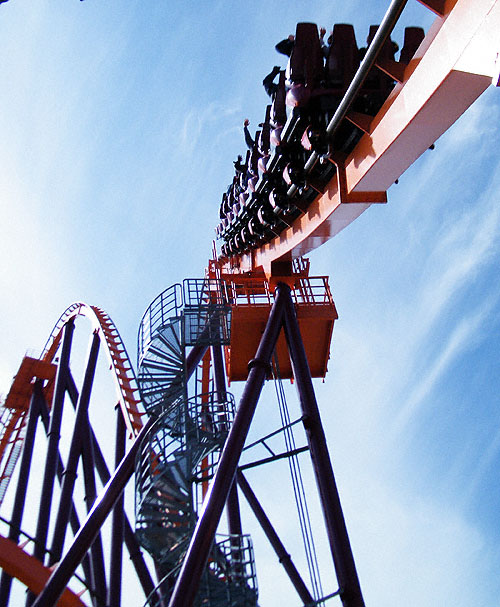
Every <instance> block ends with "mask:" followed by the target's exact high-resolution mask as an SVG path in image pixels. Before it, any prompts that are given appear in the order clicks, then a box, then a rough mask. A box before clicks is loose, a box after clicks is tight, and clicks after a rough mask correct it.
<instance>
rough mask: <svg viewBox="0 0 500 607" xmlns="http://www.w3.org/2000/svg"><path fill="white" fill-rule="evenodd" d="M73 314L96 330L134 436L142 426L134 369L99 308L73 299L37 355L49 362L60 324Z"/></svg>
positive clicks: (121, 342)
mask: <svg viewBox="0 0 500 607" xmlns="http://www.w3.org/2000/svg"><path fill="white" fill-rule="evenodd" d="M77 316H85V317H86V318H88V319H89V320H90V322H91V323H92V326H93V329H94V331H97V332H98V333H99V337H100V340H101V343H102V344H103V345H104V346H105V350H106V355H107V357H108V360H109V362H110V366H111V370H112V371H113V378H114V381H115V387H116V391H117V395H118V401H119V404H120V407H121V410H122V413H123V418H124V420H125V423H126V425H127V429H128V431H129V433H130V434H131V435H133V436H137V434H138V433H139V431H140V430H141V428H142V426H143V423H142V416H143V415H144V413H142V412H141V411H139V408H138V405H139V404H140V403H141V398H140V394H139V388H138V386H137V381H136V378H135V373H134V370H133V367H132V363H131V362H130V359H129V357H128V354H127V350H126V348H125V345H124V344H123V341H122V339H121V337H120V334H119V333H118V330H117V328H116V327H115V325H114V323H113V321H112V320H111V318H110V317H109V315H108V314H106V312H105V311H104V310H102V308H99V307H97V306H89V305H87V304H85V303H82V302H76V303H74V304H72V305H71V306H69V307H68V308H66V310H65V311H64V312H63V313H62V314H61V316H60V318H59V320H58V321H57V323H56V324H55V326H54V328H53V329H52V332H51V334H50V337H49V339H48V341H47V343H46V345H45V348H44V350H43V352H42V357H41V358H42V360H44V361H47V362H52V360H53V359H54V356H55V354H56V352H57V349H58V348H59V344H60V341H61V337H62V330H63V328H64V325H65V324H66V323H67V322H69V321H70V320H71V319H72V318H76V317H77Z"/></svg>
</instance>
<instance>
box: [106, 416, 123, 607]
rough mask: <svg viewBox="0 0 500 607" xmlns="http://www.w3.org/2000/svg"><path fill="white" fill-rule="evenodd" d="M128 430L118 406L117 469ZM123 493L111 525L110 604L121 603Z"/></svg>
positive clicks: (116, 505) (115, 508)
mask: <svg viewBox="0 0 500 607" xmlns="http://www.w3.org/2000/svg"><path fill="white" fill-rule="evenodd" d="M126 440H127V432H126V427H125V420H124V419H123V415H122V412H121V409H120V407H119V406H118V407H117V408H116V447H115V469H117V468H118V466H119V465H120V462H121V461H122V459H123V458H124V457H125V444H126ZM123 505H124V502H123V493H122V494H121V495H120V497H119V498H118V499H117V501H116V504H115V507H114V508H113V522H112V526H111V560H110V565H109V591H108V605H121V592H122V558H123V526H124V514H125V513H124V510H123Z"/></svg>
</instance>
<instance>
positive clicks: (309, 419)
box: [284, 296, 365, 607]
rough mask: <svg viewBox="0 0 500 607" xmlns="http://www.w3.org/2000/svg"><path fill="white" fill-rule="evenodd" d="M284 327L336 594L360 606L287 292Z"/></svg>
mask: <svg viewBox="0 0 500 607" xmlns="http://www.w3.org/2000/svg"><path fill="white" fill-rule="evenodd" d="M284 327H285V336H286V340H287V344H288V350H289V352H290V358H291V361H292V367H293V376H294V378H295V383H296V386H297V391H298V394H299V399H300V406H301V408H302V416H303V423H304V428H305V431H306V435H307V441H308V445H309V451H310V453H311V460H312V464H313V469H314V474H315V477H316V484H317V486H318V491H319V496H320V501H321V507H322V510H323V516H324V519H325V524H326V530H327V535H328V541H329V544H330V550H331V553H332V556H333V562H334V565H335V571H336V573H337V579H338V582H339V586H340V597H341V599H342V603H343V605H344V607H364V604H365V603H364V600H363V595H362V593H361V587H360V584H359V579H358V574H357V572H356V566H355V564H354V557H353V554H352V550H351V544H350V541H349V536H348V534H347V528H346V525H345V520H344V515H343V513H342V506H341V504H340V497H339V493H338V490H337V485H336V482H335V477H334V474H333V468H332V464H331V461H330V454H329V453H328V447H327V444H326V437H325V433H324V430H323V425H322V423H321V417H320V414H319V409H318V403H317V401H316V396H315V394H314V388H313V384H312V379H311V373H310V370H309V363H308V362H307V357H306V353H305V349H304V344H303V342H302V338H301V335H300V330H299V324H298V322H297V316H296V313H295V308H294V305H293V301H292V298H291V297H290V296H288V297H287V298H286V302H285V319H284Z"/></svg>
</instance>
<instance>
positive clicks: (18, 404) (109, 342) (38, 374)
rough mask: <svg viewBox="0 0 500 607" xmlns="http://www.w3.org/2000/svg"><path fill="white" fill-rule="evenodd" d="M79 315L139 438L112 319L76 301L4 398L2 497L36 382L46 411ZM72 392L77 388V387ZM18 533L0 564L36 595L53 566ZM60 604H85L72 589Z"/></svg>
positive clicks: (136, 398) (135, 391) (135, 403)
mask: <svg viewBox="0 0 500 607" xmlns="http://www.w3.org/2000/svg"><path fill="white" fill-rule="evenodd" d="M80 316H82V317H86V318H87V319H88V320H89V321H90V323H91V330H92V334H93V338H94V341H95V340H97V341H98V342H99V343H100V344H101V346H102V347H103V349H104V351H105V354H106V358H107V359H108V362H109V370H110V372H111V376H112V378H113V381H114V385H115V389H116V395H117V404H118V407H119V410H120V411H121V415H122V417H123V420H124V426H125V427H126V429H127V431H128V433H129V436H131V437H135V436H137V435H138V433H139V432H140V430H141V428H142V427H143V422H142V417H143V415H144V412H141V410H140V408H139V406H140V405H141V402H142V401H141V398H140V394H139V388H138V386H137V382H136V379H135V373H134V370H133V367H132V364H131V362H130V360H129V357H128V354H127V351H126V348H125V346H124V344H123V342H122V340H121V337H120V335H119V333H118V331H117V329H116V327H115V325H114V324H113V321H112V320H111V318H110V317H109V316H108V314H106V312H104V310H102V309H101V308H99V307H97V306H89V305H87V304H85V303H82V302H77V303H74V304H72V305H71V306H69V307H68V308H67V309H66V310H65V311H64V312H63V313H62V315H61V316H60V318H59V320H58V321H57V323H56V324H55V326H54V328H53V330H52V332H51V333H50V336H49V339H48V341H47V343H46V345H45V347H44V349H43V351H42V354H41V356H40V359H38V360H37V359H33V358H30V357H25V359H24V360H23V363H22V364H21V367H20V370H19V372H18V374H17V375H16V377H15V379H14V383H13V385H12V388H11V390H10V392H9V394H8V395H7V398H6V400H5V403H4V416H5V419H4V420H3V421H4V425H3V433H2V437H1V442H0V446H2V451H1V452H0V462H2V474H1V477H0V478H1V481H2V484H1V485H0V489H1V494H0V498H3V497H4V495H5V492H6V490H7V486H8V483H9V480H10V478H11V476H12V474H13V470H14V468H15V465H16V463H17V459H18V457H19V455H20V453H21V451H22V445H23V442H24V440H25V437H26V426H27V424H28V414H29V411H30V400H31V399H32V394H33V385H34V382H36V381H42V382H44V383H45V386H44V388H43V396H44V401H45V402H46V403H47V407H48V409H50V407H51V403H52V398H53V395H54V383H55V382H54V379H55V376H56V365H55V364H54V361H55V358H56V355H57V353H58V352H59V350H60V347H61V340H62V338H63V334H64V330H65V327H67V326H68V325H71V326H73V323H74V321H75V319H76V318H77V317H80ZM96 356H97V355H96ZM72 391H73V392H74V391H75V387H74V385H73V388H72ZM77 395H78V393H77ZM77 397H78V396H77ZM73 398H74V395H73ZM74 404H75V403H74ZM94 440H95V438H94ZM94 448H97V449H98V447H96V445H94ZM97 456H98V457H100V466H101V471H102V468H103V467H104V468H105V464H103V461H104V460H103V459H102V455H99V454H97ZM108 476H109V473H108ZM106 480H107V478H106V470H104V481H106ZM130 533H131V532H130ZM18 536H19V530H18V529H16V528H15V526H13V525H12V523H11V533H10V538H4V537H0V541H1V545H2V547H1V549H0V553H1V554H2V558H1V563H0V564H1V568H2V570H3V571H4V572H5V574H8V575H10V576H13V577H16V578H17V579H19V580H20V581H21V582H23V583H24V584H25V585H26V586H27V587H28V588H29V589H30V590H31V591H32V592H33V593H36V594H38V593H39V592H40V590H41V589H42V588H43V587H44V586H45V584H46V581H47V579H48V578H49V576H50V573H51V569H50V568H49V567H47V566H45V565H44V564H43V560H44V558H43V557H42V561H41V562H40V555H38V556H35V555H30V554H29V553H27V552H26V551H25V550H24V544H23V545H19V546H18V545H17V539H18ZM129 540H130V537H129ZM42 554H43V553H42ZM5 574H4V575H5ZM58 604H60V605H67V606H68V607H69V606H70V605H71V606H77V605H84V603H83V602H82V601H81V600H80V599H79V598H78V597H77V596H76V595H75V594H74V593H72V592H71V591H67V592H65V593H64V595H63V596H62V597H61V599H60V602H59V603H58Z"/></svg>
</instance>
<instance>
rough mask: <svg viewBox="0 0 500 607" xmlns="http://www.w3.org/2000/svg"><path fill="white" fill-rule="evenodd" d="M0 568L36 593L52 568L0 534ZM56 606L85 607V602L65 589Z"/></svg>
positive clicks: (44, 582) (43, 584)
mask: <svg viewBox="0 0 500 607" xmlns="http://www.w3.org/2000/svg"><path fill="white" fill-rule="evenodd" d="M0 568H1V569H3V570H4V571H5V572H6V573H8V574H9V575H10V576H12V577H14V578H17V579H18V580H20V581H21V582H22V583H23V584H24V585H25V586H27V587H28V588H29V589H30V590H32V591H33V592H34V593H36V594H39V593H40V592H41V591H42V590H43V589H44V587H45V585H46V584H47V580H48V579H49V577H50V575H51V573H52V569H50V568H49V567H45V565H42V563H40V561H39V560H38V559H37V558H35V557H34V556H31V555H30V554H28V553H26V552H24V550H23V549H22V547H21V546H18V545H17V544H15V543H14V542H12V541H11V540H9V539H7V538H5V537H2V536H1V535H0ZM57 607H85V603H84V602H83V601H82V600H81V599H80V597H79V596H78V595H77V594H75V593H74V592H72V591H71V590H69V589H66V590H65V591H64V592H63V594H62V596H61V598H60V599H59V601H58V602H57Z"/></svg>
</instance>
